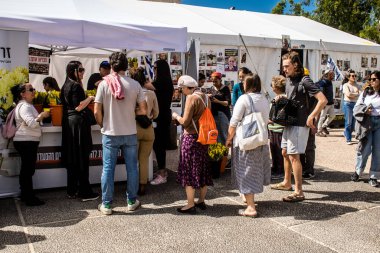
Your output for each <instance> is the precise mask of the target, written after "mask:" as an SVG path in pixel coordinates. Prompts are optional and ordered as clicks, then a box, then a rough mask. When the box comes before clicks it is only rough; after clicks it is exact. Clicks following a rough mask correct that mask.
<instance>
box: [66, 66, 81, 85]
mask: <svg viewBox="0 0 380 253" xmlns="http://www.w3.org/2000/svg"><path fill="white" fill-rule="evenodd" d="M80 65H82V63H81V62H80V61H71V62H69V64H67V67H66V79H67V78H70V79H71V80H73V81H76V82H78V83H81V80H80V79H79V76H78V72H79V66H80ZM75 74H76V75H75Z"/></svg>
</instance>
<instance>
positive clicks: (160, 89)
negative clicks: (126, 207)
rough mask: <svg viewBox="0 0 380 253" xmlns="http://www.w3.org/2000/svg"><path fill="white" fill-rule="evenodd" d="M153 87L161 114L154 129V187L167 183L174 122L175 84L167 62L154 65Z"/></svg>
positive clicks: (157, 62) (162, 61)
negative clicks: (172, 124)
mask: <svg viewBox="0 0 380 253" xmlns="http://www.w3.org/2000/svg"><path fill="white" fill-rule="evenodd" d="M153 68H154V76H155V79H154V81H153V86H154V88H155V93H156V97H157V101H158V108H159V112H160V113H159V114H158V117H157V119H156V123H157V127H156V128H155V129H154V135H155V139H154V143H153V149H154V152H155V153H156V158H157V164H158V171H157V176H156V178H154V179H153V180H152V181H151V182H150V183H151V184H152V185H159V184H164V183H166V182H167V176H168V175H167V174H168V173H167V170H166V148H167V144H168V143H169V138H170V123H171V120H172V116H171V110H170V105H171V101H172V96H173V92H174V87H173V82H172V78H171V75H170V68H169V64H168V63H167V62H166V61H165V60H158V61H156V62H155V63H154V67H153Z"/></svg>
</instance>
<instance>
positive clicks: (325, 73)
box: [322, 68, 333, 75]
mask: <svg viewBox="0 0 380 253" xmlns="http://www.w3.org/2000/svg"><path fill="white" fill-rule="evenodd" d="M330 71H331V72H332V71H333V70H332V69H329V68H327V69H325V70H323V71H322V75H327V74H328V73H329V72H330Z"/></svg>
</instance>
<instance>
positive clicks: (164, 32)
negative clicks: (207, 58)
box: [0, 0, 187, 52]
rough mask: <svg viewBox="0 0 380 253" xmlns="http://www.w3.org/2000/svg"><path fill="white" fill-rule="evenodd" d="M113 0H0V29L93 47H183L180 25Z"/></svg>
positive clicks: (47, 42) (41, 39)
mask: <svg viewBox="0 0 380 253" xmlns="http://www.w3.org/2000/svg"><path fill="white" fill-rule="evenodd" d="M120 2H121V1H119V0H107V1H106V0H33V1H30V0H12V1H9V0H0V6H1V8H0V28H11V29H21V30H27V31H29V42H30V43H33V44H40V45H66V46H79V47H95V48H128V49H138V50H151V51H179V52H184V51H186V45H187V42H186V41H187V31H186V28H185V27H183V26H179V25H176V24H173V25H169V24H164V23H160V22H158V21H152V20H150V19H149V16H148V15H145V14H144V11H142V10H135V9H134V7H133V6H130V5H129V3H133V2H134V1H126V3H123V7H122V8H121V6H119V4H118V3H120Z"/></svg>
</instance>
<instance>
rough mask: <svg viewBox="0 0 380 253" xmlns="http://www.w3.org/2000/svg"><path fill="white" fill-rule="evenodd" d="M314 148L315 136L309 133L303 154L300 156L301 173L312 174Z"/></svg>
mask: <svg viewBox="0 0 380 253" xmlns="http://www.w3.org/2000/svg"><path fill="white" fill-rule="evenodd" d="M315 148H316V146H315V135H314V134H312V133H311V131H310V134H309V139H308V140H307V146H306V150H305V154H301V155H300V159H301V163H302V172H303V173H311V174H314V163H315Z"/></svg>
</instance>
